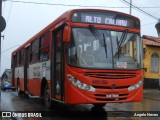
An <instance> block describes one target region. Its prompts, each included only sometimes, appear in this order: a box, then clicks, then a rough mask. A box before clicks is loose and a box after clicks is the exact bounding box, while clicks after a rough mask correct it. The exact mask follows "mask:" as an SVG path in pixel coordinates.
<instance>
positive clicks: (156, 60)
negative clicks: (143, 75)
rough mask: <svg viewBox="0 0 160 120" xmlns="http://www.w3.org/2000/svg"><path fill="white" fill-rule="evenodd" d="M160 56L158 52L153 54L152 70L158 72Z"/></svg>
mask: <svg viewBox="0 0 160 120" xmlns="http://www.w3.org/2000/svg"><path fill="white" fill-rule="evenodd" d="M158 67H159V56H158V54H157V53H153V54H152V55H151V72H158V71H159V70H158Z"/></svg>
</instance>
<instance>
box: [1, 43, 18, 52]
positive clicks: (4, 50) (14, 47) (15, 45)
mask: <svg viewBox="0 0 160 120" xmlns="http://www.w3.org/2000/svg"><path fill="white" fill-rule="evenodd" d="M17 46H20V45H15V46H13V47H11V48H8V49H6V50H4V51H2V52H1V53H4V52H6V51H8V50H10V49H12V48H15V47H17Z"/></svg>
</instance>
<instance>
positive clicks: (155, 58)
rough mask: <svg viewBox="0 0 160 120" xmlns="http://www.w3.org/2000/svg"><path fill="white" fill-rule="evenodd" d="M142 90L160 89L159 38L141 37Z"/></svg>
mask: <svg viewBox="0 0 160 120" xmlns="http://www.w3.org/2000/svg"><path fill="white" fill-rule="evenodd" d="M142 41H143V53H144V55H143V66H144V88H157V89H158V88H160V37H152V36H147V35H143V36H142Z"/></svg>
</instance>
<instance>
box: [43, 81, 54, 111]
mask: <svg viewBox="0 0 160 120" xmlns="http://www.w3.org/2000/svg"><path fill="white" fill-rule="evenodd" d="M44 103H45V107H46V108H47V109H51V108H52V105H53V101H52V100H51V99H50V91H49V88H48V84H46V86H45V91H44Z"/></svg>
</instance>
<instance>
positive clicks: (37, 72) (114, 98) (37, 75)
mask: <svg viewBox="0 0 160 120" xmlns="http://www.w3.org/2000/svg"><path fill="white" fill-rule="evenodd" d="M92 11H94V12H99V13H105V12H107V13H113V14H118V15H123V16H127V17H130V19H134V20H136V21H139V19H138V18H136V17H133V16H130V15H127V14H124V13H119V12H115V11H108V10H97V9H89V10H88V9H87V10H86V9H74V10H70V11H67V12H65V13H64V14H63V15H61V16H60V17H58V18H57V19H56V20H55V21H53V22H52V23H51V24H49V25H48V26H47V27H45V28H44V29H43V30H42V31H40V32H39V33H37V34H36V35H35V36H33V37H32V38H31V39H30V40H28V41H27V42H26V43H24V44H23V45H21V46H20V47H19V48H18V49H17V50H15V51H14V52H13V53H12V85H13V86H14V87H16V88H17V89H18V90H19V92H21V93H27V94H30V95H32V96H39V97H45V95H46V94H45V89H46V85H47V86H48V88H49V94H50V99H51V100H56V101H60V102H63V103H66V104H98V103H103V104H106V103H124V102H139V101H141V100H142V96H143V84H142V82H140V83H139V81H142V80H143V71H142V67H137V68H136V69H130V68H129V66H134V65H135V64H136V65H137V64H139V63H138V62H135V63H134V64H133V65H132V64H131V65H130V63H129V62H123V57H122V58H121V55H120V54H119V53H118V54H119V55H118V57H117V58H116V59H115V58H113V59H112V57H111V59H112V60H115V61H117V62H115V63H113V62H112V63H113V66H114V67H113V68H114V69H112V67H110V68H106V69H105V67H104V66H103V65H102V68H103V69H100V68H99V66H98V63H97V64H96V66H97V68H96V67H95V68H94V67H93V68H91V69H90V66H89V67H79V66H78V65H77V64H76V65H77V66H74V64H73V61H72V62H70V64H69V62H68V61H69V60H68V59H70V60H72V58H68V57H67V55H68V54H70V53H68V49H69V46H72V45H69V44H71V43H70V42H71V39H73V36H74V37H75V34H76V32H77V31H78V30H79V31H82V32H83V30H84V31H85V30H86V31H89V29H88V26H89V25H93V26H94V28H96V29H98V30H99V32H101V30H102V31H103V30H109V32H108V31H107V32H108V33H111V34H110V35H113V34H115V35H113V36H112V37H113V38H112V39H111V38H109V37H106V39H108V41H109V43H111V40H113V39H115V40H116V39H119V41H120V38H121V37H116V36H118V35H119V34H120V33H119V31H125V30H127V32H128V33H129V34H130V36H134V35H135V34H136V37H137V35H139V34H140V29H138V28H133V27H126V26H127V25H126V24H128V23H127V22H128V21H124V20H121V22H123V23H116V22H118V20H117V19H115V18H104V17H103V15H102V17H101V16H99V18H98V17H97V18H96V17H93V18H94V19H95V20H97V22H96V23H87V19H88V18H89V17H86V16H85V14H84V16H85V17H86V18H85V19H86V22H85V23H84V22H75V21H74V20H71V17H72V15H73V13H75V12H84V13H85V12H86V13H87V12H92ZM76 15H77V14H75V17H77V16H76ZM81 15H82V14H81ZM90 15H93V14H90ZM88 16H89V15H88ZM100 17H101V18H100ZM91 18H92V17H91V16H90V18H89V19H90V21H89V22H92V21H93V20H94V19H93V20H92V19H91ZM103 18H104V19H105V22H107V24H103V23H102V24H101V23H100V22H101V21H102V19H103ZM121 18H123V17H121ZM98 19H99V21H98ZM81 20H82V18H81ZM107 20H108V21H107ZM109 21H110V22H109ZM115 21H116V22H115ZM119 21H120V20H119ZM124 22H126V23H124ZM114 24H115V25H114ZM129 25H131V24H129ZM72 28H73V29H74V28H75V29H74V30H73V31H74V32H73V33H72ZM77 28H78V29H77ZM91 30H92V29H91ZM95 31H96V30H94V29H93V32H95ZM111 31H113V32H111ZM117 31H118V32H117ZM116 32H117V33H116ZM91 33H92V32H90V31H89V34H90V35H91V36H92V34H91ZM108 33H107V34H106V36H107V35H108ZM132 33H134V35H132ZM73 34H74V35H73ZM84 34H85V32H84ZM122 34H123V33H122ZM124 35H125V34H124ZM71 36H72V37H71ZM93 36H94V35H93ZM136 37H128V38H127V39H135V38H136ZM75 39H76V38H75ZM97 41H102V40H101V38H100V39H99V40H96V41H95V42H93V43H92V42H90V41H89V43H85V44H84V45H83V43H80V44H81V45H80V46H78V45H77V46H78V47H77V49H76V50H77V51H78V48H80V49H81V51H82V52H85V51H86V49H87V46H89V45H91V47H92V49H93V50H95V51H96V50H97V47H95V46H94V45H92V44H99V43H98V42H97ZM117 41H118V40H117ZM137 41H138V40H137ZM124 43H125V42H124ZM119 44H120V42H119ZM134 44H136V45H138V44H137V43H135V42H134V43H132V40H130V41H129V42H128V46H130V47H128V46H127V47H125V49H123V48H122V49H121V48H120V45H118V46H119V48H117V49H121V50H119V51H120V52H121V51H127V50H128V51H130V50H131V48H132V47H133V48H136V47H135V46H136V45H135V46H134ZM98 46H99V47H102V46H100V45H98ZM122 46H123V45H122ZM131 46H132V47H131ZM71 48H72V47H71ZM73 48H74V49H75V48H76V47H73ZM83 48H84V49H83ZM102 48H103V47H102ZM108 48H109V45H108V44H107V49H108ZM112 48H114V44H113V46H112ZM140 48H141V46H140ZM140 48H138V47H137V48H136V50H137V51H138V50H139V51H138V52H139V53H138V52H134V51H133V52H132V51H130V52H128V54H130V56H132V57H134V56H138V55H137V54H139V56H140V57H141V52H140V51H141V50H140ZM117 49H115V51H116V50H117ZM70 50H71V49H70ZM107 52H108V50H107ZM112 52H113V53H114V50H112ZM73 54H74V52H73ZM106 54H107V53H106ZM106 56H107V55H106ZM72 57H74V56H72ZM79 58H80V57H79ZM106 58H107V57H106ZM99 59H101V58H99ZM137 59H139V61H140V64H141V58H137ZM73 60H75V58H73ZM124 60H130V57H127V58H126V59H124ZM79 61H80V60H79ZM119 61H120V62H119ZM137 61H138V60H137ZM104 65H106V66H107V67H108V66H112V65H111V64H109V65H108V64H104ZM93 66H94V65H93ZM137 66H138V65H137ZM117 67H118V69H117ZM69 79H70V80H69ZM72 81H73V84H72ZM79 81H80V82H79ZM83 83H84V84H83ZM137 83H138V84H137ZM87 85H88V86H87ZM77 86H79V87H77ZM80 87H81V88H82V89H81V88H80ZM84 87H86V88H84ZM136 87H137V88H136ZM84 89H87V90H84ZM130 89H131V90H130ZM132 89H133V90H132Z"/></svg>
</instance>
